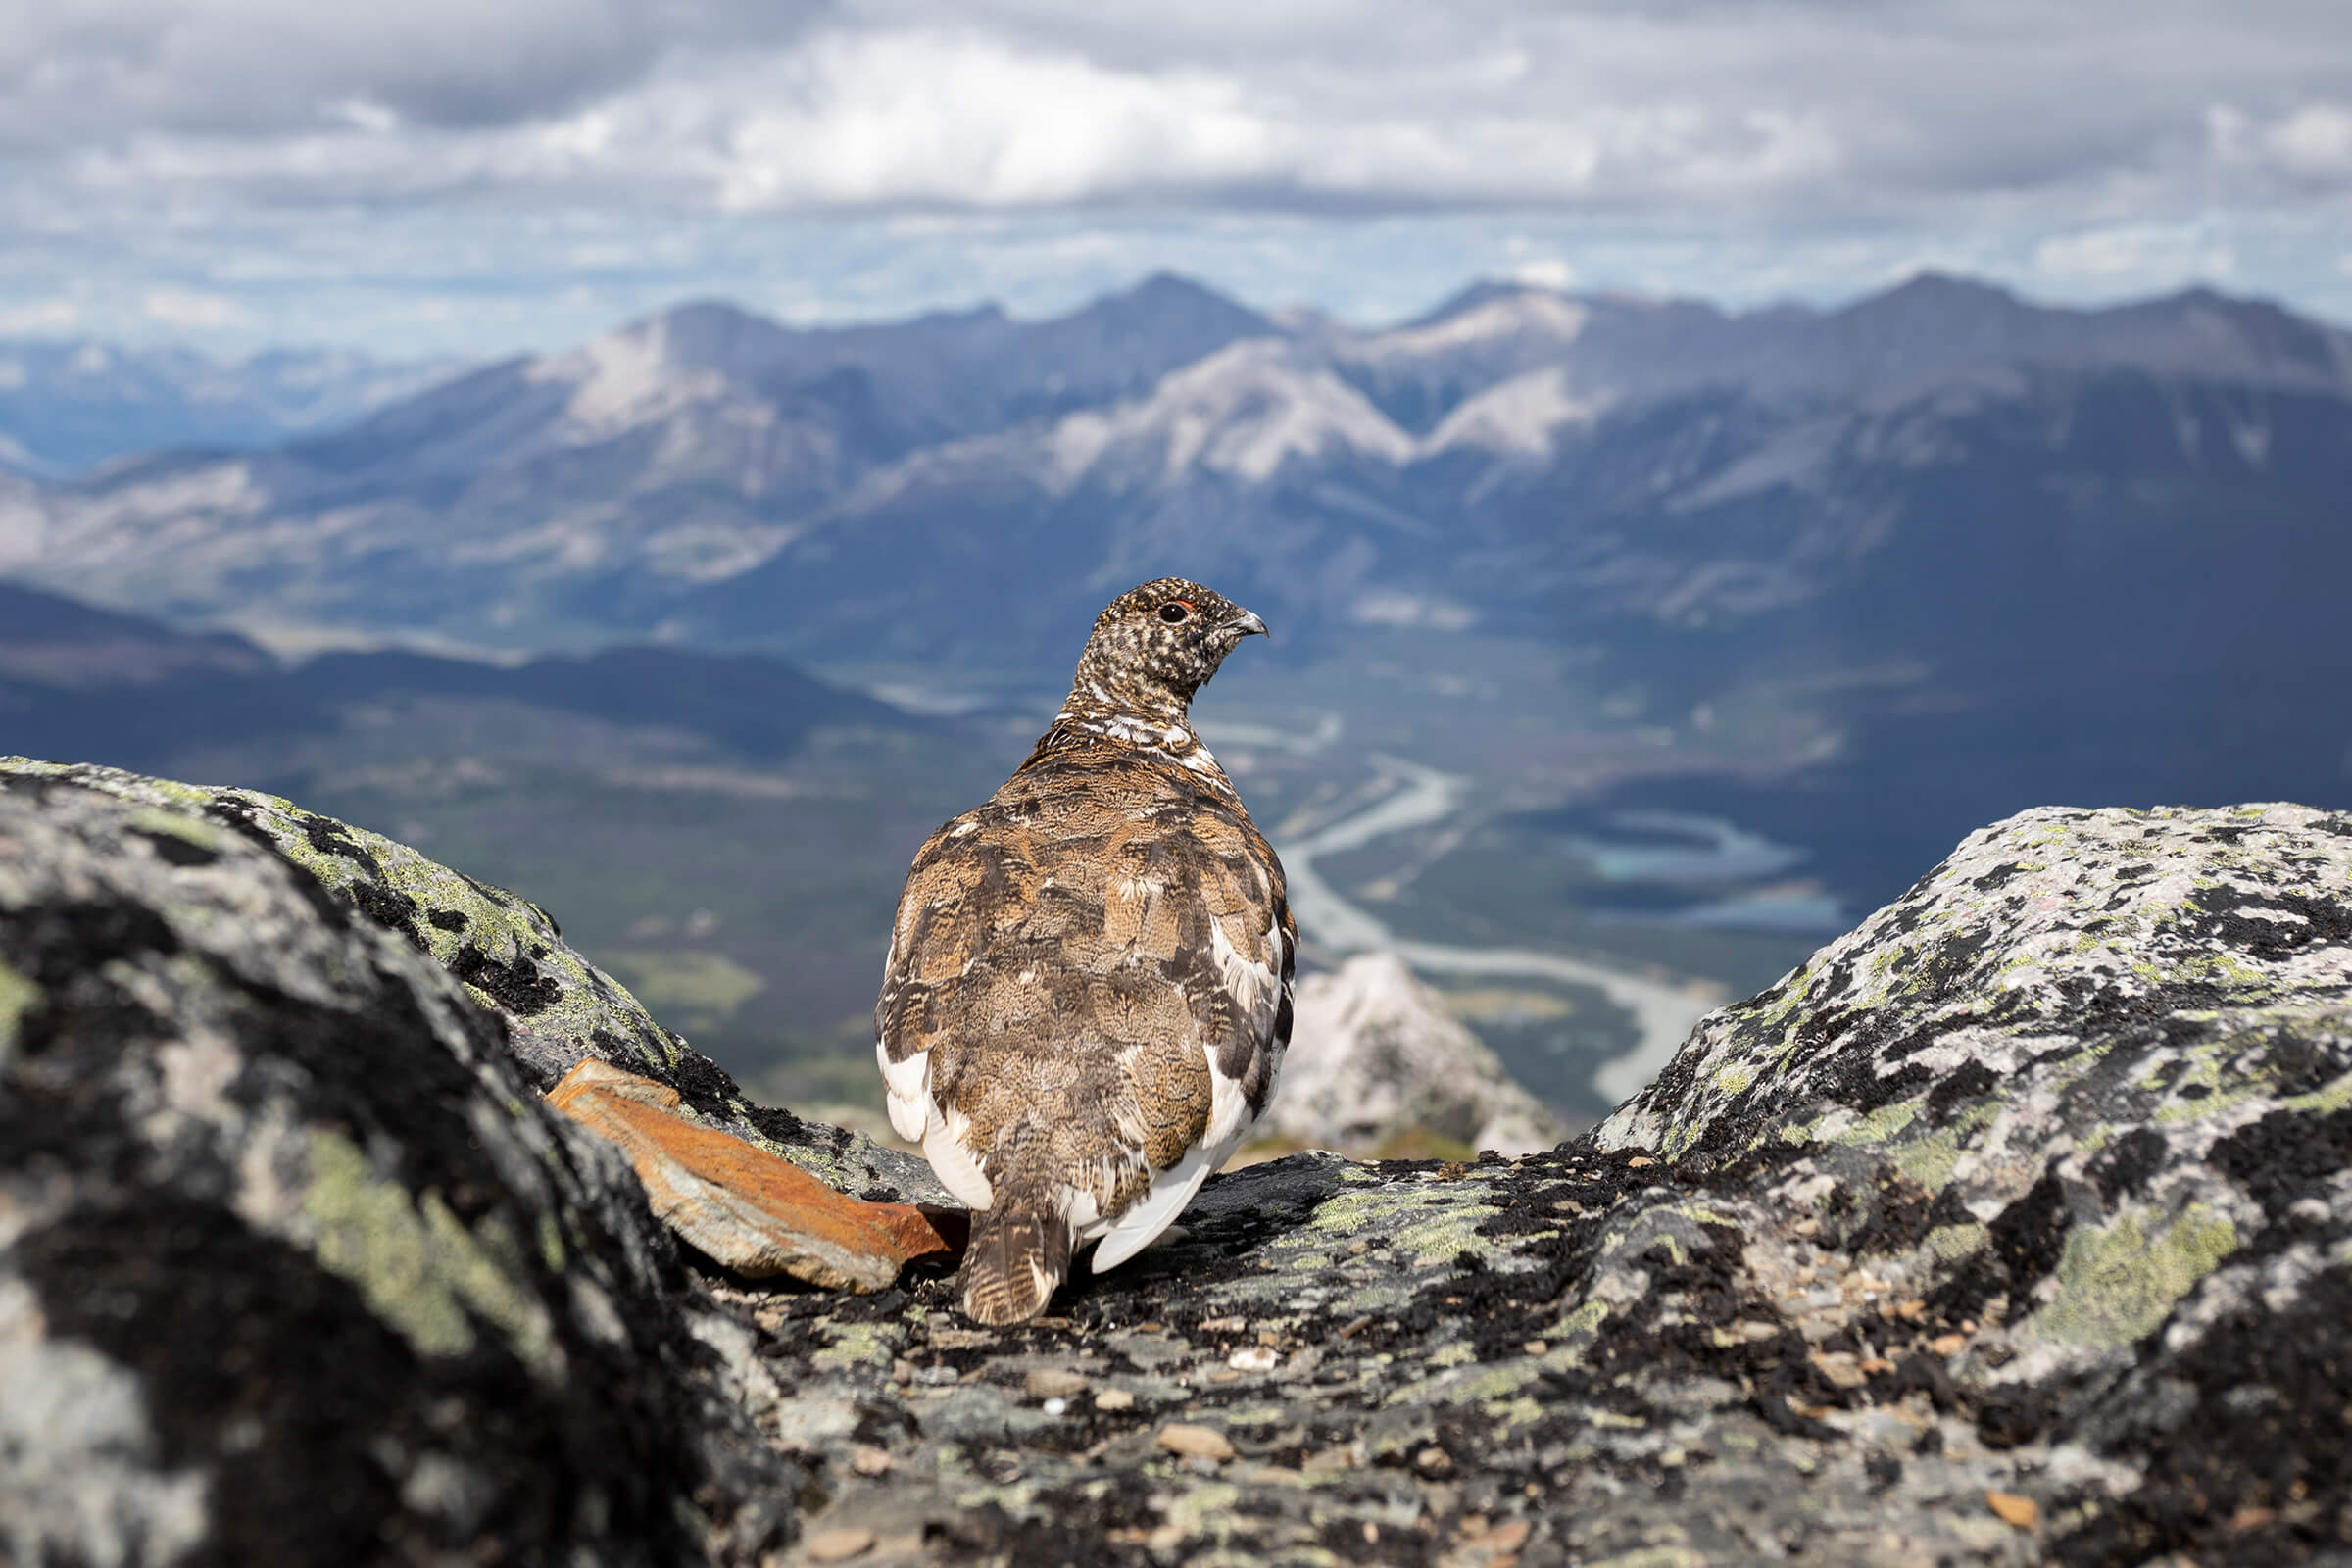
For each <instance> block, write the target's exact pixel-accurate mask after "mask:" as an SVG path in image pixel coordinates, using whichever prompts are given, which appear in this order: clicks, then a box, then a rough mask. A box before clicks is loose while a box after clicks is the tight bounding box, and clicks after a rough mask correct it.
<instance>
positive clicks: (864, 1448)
mask: <svg viewBox="0 0 2352 1568" xmlns="http://www.w3.org/2000/svg"><path fill="white" fill-rule="evenodd" d="M898 1462H899V1461H898V1460H896V1459H893V1458H892V1457H891V1456H890V1454H889V1452H888V1450H886V1449H882V1448H877V1447H875V1446H872V1445H871V1444H865V1445H861V1446H859V1447H858V1450H857V1451H856V1452H854V1453H852V1454H851V1455H850V1468H851V1469H853V1470H855V1471H857V1472H858V1474H859V1475H861V1476H886V1475H888V1474H890V1472H891V1471H892V1470H893V1469H894V1468H895V1467H896V1466H897V1465H898Z"/></svg>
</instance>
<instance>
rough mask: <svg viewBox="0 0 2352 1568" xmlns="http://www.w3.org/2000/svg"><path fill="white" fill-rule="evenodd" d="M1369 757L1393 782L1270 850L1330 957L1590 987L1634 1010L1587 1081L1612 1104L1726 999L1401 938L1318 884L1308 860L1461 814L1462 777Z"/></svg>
mask: <svg viewBox="0 0 2352 1568" xmlns="http://www.w3.org/2000/svg"><path fill="white" fill-rule="evenodd" d="M1371 761H1372V763H1373V765H1374V766H1375V767H1377V768H1379V769H1380V770H1381V772H1383V773H1384V774H1386V775H1388V776H1389V777H1391V778H1393V779H1395V780H1397V784H1398V788H1397V789H1395V790H1393V791H1392V792H1390V793H1389V794H1387V795H1385V796H1383V797H1382V798H1381V799H1379V800H1377V801H1375V802H1373V803H1372V804H1370V805H1369V806H1366V807H1365V808H1364V809H1362V810H1360V811H1357V812H1355V813H1354V814H1353V815H1351V816H1348V817H1344V818H1342V819H1341V820H1340V821H1337V822H1334V823H1331V824H1329V825H1328V826H1325V827H1322V828H1319V829H1317V830H1316V831H1315V832H1312V833H1309V834H1307V835H1305V836H1304V837H1302V838H1297V839H1293V840H1291V841H1289V842H1288V843H1285V844H1281V845H1278V846H1276V848H1277V850H1278V851H1279V853H1280V854H1281V856H1282V865H1283V870H1284V871H1285V872H1286V873H1287V874H1288V876H1289V878H1290V893H1291V910H1292V912H1293V913H1294V914H1296V915H1297V916H1298V919H1299V925H1300V926H1301V927H1302V928H1304V929H1305V930H1306V932H1307V933H1308V934H1309V935H1311V936H1312V937H1313V938H1314V940H1315V942H1316V943H1317V944H1318V945H1319V946H1322V947H1324V948H1328V949H1331V950H1333V951H1335V952H1338V953H1344V954H1345V953H1365V952H1385V953H1394V954H1396V955H1397V956H1398V957H1400V958H1402V959H1403V960H1404V961H1405V962H1406V963H1409V964H1411V965H1412V966H1413V967H1414V968H1416V969H1420V970H1424V971H1429V972H1438V973H1449V974H1492V975H1508V974H1523V975H1541V976H1543V977H1544V978H1546V979H1551V980H1560V981H1565V982H1567V983H1568V984H1571V985H1579V986H1590V987H1592V988H1593V990H1595V991H1598V992H1600V993H1601V994H1602V995H1603V996H1605V997H1607V998H1608V999H1609V1001H1611V1002H1612V1003H1615V1004H1616V1005H1618V1006H1620V1007H1623V1008H1624V1009H1625V1010H1626V1011H1627V1012H1629V1013H1631V1014H1632V1015H1633V1019H1634V1025H1635V1030H1636V1043H1635V1046H1634V1049H1633V1050H1631V1051H1629V1052H1627V1053H1626V1054H1623V1055H1621V1056H1613V1057H1611V1058H1610V1059H1609V1060H1607V1061H1605V1062H1603V1063H1602V1064H1601V1065H1600V1066H1599V1067H1598V1068H1596V1069H1595V1070H1594V1071H1593V1088H1594V1089H1596V1090H1597V1091H1599V1093H1600V1095H1601V1096H1602V1098H1603V1099H1605V1100H1607V1101H1608V1102H1609V1103H1611V1104H1616V1103H1621V1102H1623V1101H1625V1100H1626V1099H1628V1098H1630V1097H1631V1096H1632V1095H1633V1094H1634V1093H1635V1092H1636V1091H1637V1090H1640V1089H1641V1088H1642V1086H1643V1085H1645V1084H1647V1083H1648V1082H1649V1081H1650V1080H1651V1079H1652V1078H1655V1077H1656V1076H1657V1075H1658V1071H1659V1069H1660V1068H1662V1067H1664V1066H1665V1065H1666V1063H1667V1062H1668V1061H1670V1060H1672V1059H1673V1058H1674V1054H1675V1052H1676V1051H1677V1050H1678V1049H1679V1048H1680V1047H1681V1046H1682V1043H1683V1041H1684V1040H1685V1039H1687V1038H1688V1037H1689V1036H1690V1033H1691V1025H1693V1024H1695V1023H1697V1022H1698V1020H1699V1019H1700V1018H1701V1017H1703V1016H1704V1015H1705V1014H1706V1013H1707V1012H1709V1011H1710V1010H1712V1009H1713V1008H1715V1007H1718V1006H1721V1005H1723V1004H1724V1003H1725V1002H1727V1001H1729V1000H1730V998H1729V997H1728V996H1726V995H1724V994H1722V993H1721V992H1720V991H1718V990H1716V989H1714V988H1711V987H1707V986H1705V985H1704V984H1703V983H1699V984H1685V985H1677V984H1673V983H1670V982H1667V981H1662V980H1657V979H1653V978H1651V977H1650V976H1648V975H1645V974H1641V973H1638V972H1636V971H1633V970H1631V969H1626V968H1621V967H1618V966H1616V965H1613V964H1607V963H1599V962H1594V961H1593V960H1590V959H1585V958H1571V957H1567V956H1563V955H1560V954H1556V953H1539V952H1536V951H1534V950H1531V949H1527V948H1457V947H1450V946H1447V945H1446V944H1444V943H1439V942H1417V941H1414V940H1412V939H1411V938H1409V937H1399V936H1397V934H1396V933H1395V932H1393V931H1391V930H1390V929H1389V928H1388V926H1387V925H1386V924H1385V923H1384V922H1382V921H1381V920H1380V919H1379V918H1378V917H1376V916H1374V915H1372V914H1370V913H1368V912H1367V911H1366V910H1365V909H1364V908H1363V907H1361V906H1359V905H1356V904H1351V903H1349V902H1348V900H1347V899H1346V898H1344V897H1342V896H1341V895H1340V893H1339V891H1338V890H1337V889H1336V888H1334V887H1333V886H1332V885H1331V884H1330V883H1329V882H1327V881H1325V880H1324V877H1323V874H1322V872H1321V871H1319V870H1318V869H1317V868H1316V866H1315V860H1316V858H1317V857H1319V856H1325V855H1338V854H1341V853H1344V852H1346V851H1348V850H1355V849H1361V848H1362V847H1363V846H1365V845H1367V844H1369V843H1371V842H1372V841H1373V840H1375V839H1380V838H1386V837H1387V836H1388V835H1389V834H1392V833H1401V832H1404V831H1405V830H1406V829H1408V828H1416V827H1427V826H1430V825H1432V824H1433V823H1438V822H1443V821H1445V820H1446V818H1447V817H1450V816H1452V815H1454V814H1455V813H1456V812H1457V811H1459V810H1461V809H1462V804H1463V802H1464V800H1465V799H1466V798H1467V797H1468V795H1469V790H1470V781H1469V780H1468V779H1467V778H1464V777H1463V776H1461V775H1460V774H1457V773H1447V772H1445V771H1443V770H1441V769H1439V768H1434V767H1430V766H1427V765H1425V764H1423V763H1420V762H1408V761H1406V760H1403V759H1402V758H1397V757H1386V756H1379V755H1375V756H1374V757H1373V758H1372V759H1371Z"/></svg>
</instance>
